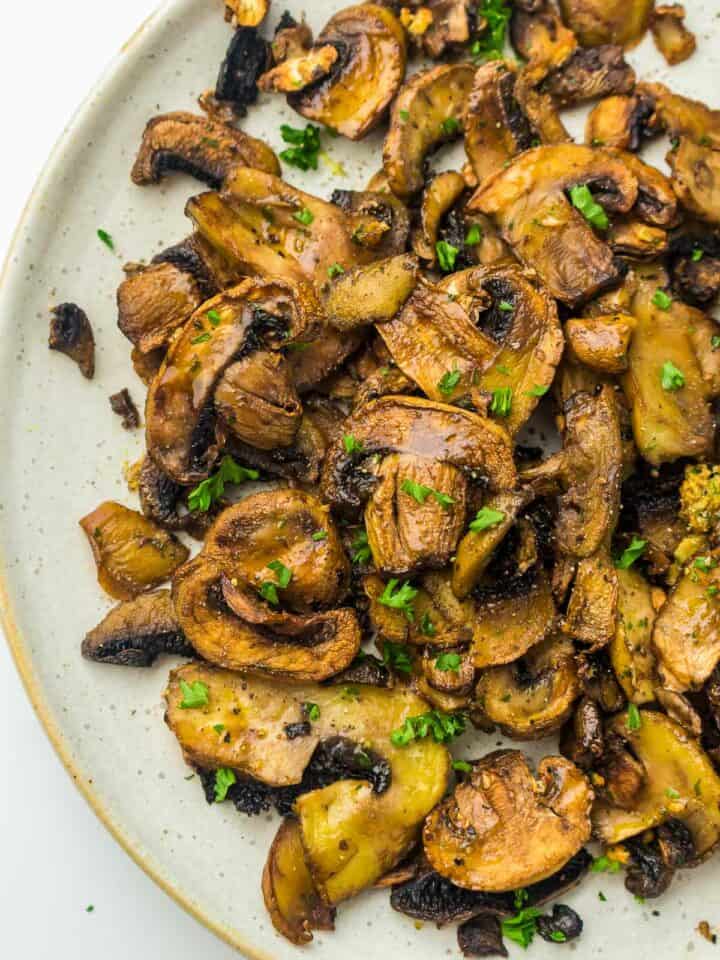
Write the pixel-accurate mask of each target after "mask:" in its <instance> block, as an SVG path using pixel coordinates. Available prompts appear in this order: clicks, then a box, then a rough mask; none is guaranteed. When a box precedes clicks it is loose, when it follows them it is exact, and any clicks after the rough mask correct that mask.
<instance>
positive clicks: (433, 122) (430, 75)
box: [383, 63, 475, 199]
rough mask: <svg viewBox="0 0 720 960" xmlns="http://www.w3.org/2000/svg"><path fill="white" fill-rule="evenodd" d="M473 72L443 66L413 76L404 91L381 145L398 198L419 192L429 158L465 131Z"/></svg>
mask: <svg viewBox="0 0 720 960" xmlns="http://www.w3.org/2000/svg"><path fill="white" fill-rule="evenodd" d="M474 75H475V70H474V68H473V66H472V65H471V64H469V63H456V64H443V65H441V66H437V67H430V68H428V69H426V70H421V71H419V72H418V73H416V74H414V75H413V76H412V77H411V78H410V80H409V81H408V82H407V83H406V84H405V86H404V87H403V88H402V89H401V90H400V93H399V94H398V96H397V99H396V100H395V103H394V104H393V108H392V114H391V117H390V129H389V130H388V133H387V136H386V137H385V144H384V146H383V167H384V170H385V174H386V176H387V179H388V184H389V186H390V189H391V190H392V192H393V193H394V194H395V195H396V196H398V197H401V198H402V199H407V198H408V197H411V196H412V195H413V194H416V193H418V192H419V191H420V190H421V189H422V187H423V183H424V180H425V178H424V175H423V166H424V163H425V158H426V156H427V155H428V154H429V153H430V152H431V151H432V150H434V149H436V148H437V147H439V146H440V145H441V144H443V143H446V142H447V141H448V140H453V139H455V138H456V137H457V136H458V134H459V133H461V131H462V126H463V116H464V110H465V101H466V100H467V97H468V96H469V94H470V91H471V89H472V84H473V78H474Z"/></svg>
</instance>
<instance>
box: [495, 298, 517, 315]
mask: <svg viewBox="0 0 720 960" xmlns="http://www.w3.org/2000/svg"><path fill="white" fill-rule="evenodd" d="M514 309H515V308H514V307H513V305H512V304H511V303H510V302H509V301H508V300H501V301H500V303H499V304H498V310H502V312H503V313H512V312H513V310H514Z"/></svg>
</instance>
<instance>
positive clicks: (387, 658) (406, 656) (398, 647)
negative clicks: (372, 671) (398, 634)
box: [382, 640, 412, 673]
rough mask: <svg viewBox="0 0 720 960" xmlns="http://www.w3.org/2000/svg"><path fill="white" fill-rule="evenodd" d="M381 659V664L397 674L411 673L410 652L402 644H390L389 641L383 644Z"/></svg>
mask: <svg viewBox="0 0 720 960" xmlns="http://www.w3.org/2000/svg"><path fill="white" fill-rule="evenodd" d="M382 657H383V663H384V664H385V665H386V666H387V667H390V668H391V669H392V670H396V671H397V672H398V673H410V672H411V671H412V660H411V659H410V650H409V649H408V647H406V646H405V644H404V643H392V642H391V641H390V640H386V641H385V642H384V643H383V651H382Z"/></svg>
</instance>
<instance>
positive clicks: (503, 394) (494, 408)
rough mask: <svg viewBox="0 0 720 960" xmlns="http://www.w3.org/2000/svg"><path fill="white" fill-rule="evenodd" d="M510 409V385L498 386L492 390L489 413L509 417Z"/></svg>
mask: <svg viewBox="0 0 720 960" xmlns="http://www.w3.org/2000/svg"><path fill="white" fill-rule="evenodd" d="M511 409H512V387H498V388H497V389H496V390H493V392H492V401H491V403H490V413H494V414H495V415H496V416H498V417H509V416H510V411H511Z"/></svg>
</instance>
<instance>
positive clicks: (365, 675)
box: [325, 653, 392, 687]
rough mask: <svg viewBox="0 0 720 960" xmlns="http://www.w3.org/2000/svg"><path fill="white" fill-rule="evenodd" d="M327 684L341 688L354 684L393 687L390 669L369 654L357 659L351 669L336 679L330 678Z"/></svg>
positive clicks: (338, 675)
mask: <svg viewBox="0 0 720 960" xmlns="http://www.w3.org/2000/svg"><path fill="white" fill-rule="evenodd" d="M325 682H326V683H331V684H334V685H335V686H340V687H343V686H346V685H348V684H354V683H367V684H369V685H370V686H373V687H389V686H392V684H391V682H390V671H389V670H388V668H387V667H386V666H385V664H384V663H383V662H382V660H379V659H378V658H377V657H374V656H372V655H371V654H369V653H363V654H362V657H360V656H358V657H356V659H355V660H353V662H352V663H351V664H350V666H349V667H347V668H346V669H345V670H343V671H342V672H341V673H337V674H335V676H334V677H329V678H328V679H327V680H326V681H325Z"/></svg>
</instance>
